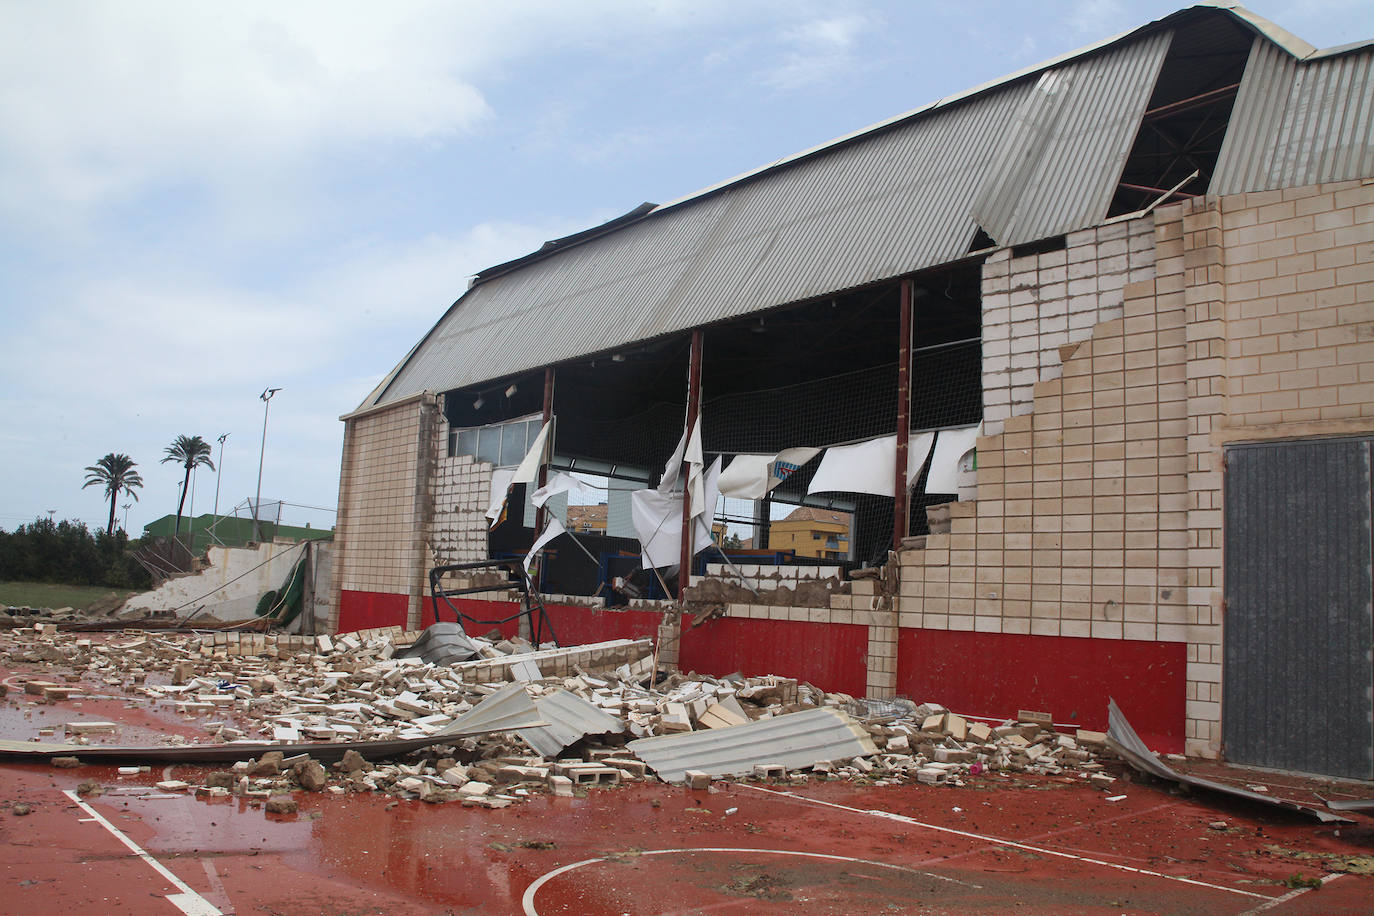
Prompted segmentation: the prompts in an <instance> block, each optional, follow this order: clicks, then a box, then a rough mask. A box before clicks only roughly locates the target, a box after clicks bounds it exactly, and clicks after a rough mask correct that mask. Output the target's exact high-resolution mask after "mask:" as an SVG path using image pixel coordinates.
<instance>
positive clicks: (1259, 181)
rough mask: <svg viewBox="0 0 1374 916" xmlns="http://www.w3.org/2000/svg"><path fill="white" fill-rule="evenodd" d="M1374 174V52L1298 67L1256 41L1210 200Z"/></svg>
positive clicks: (1327, 57)
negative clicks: (1226, 195)
mask: <svg viewBox="0 0 1374 916" xmlns="http://www.w3.org/2000/svg"><path fill="white" fill-rule="evenodd" d="M1371 175H1374V47H1370V46H1368V45H1363V46H1360V47H1358V48H1357V49H1356V50H1353V51H1350V52H1348V53H1343V54H1339V55H1335V54H1333V55H1325V54H1323V55H1320V56H1315V57H1313V58H1312V59H1310V60H1308V61H1299V60H1295V59H1294V58H1293V57H1291V56H1289V55H1288V54H1285V53H1284V52H1283V51H1282V50H1281V49H1280V48H1278V47H1275V46H1274V45H1272V44H1269V43H1268V42H1266V41H1264V40H1263V39H1260V38H1256V39H1255V43H1254V45H1253V46H1252V47H1251V49H1250V60H1249V61H1248V62H1247V63H1246V66H1245V77H1244V78H1243V79H1242V80H1241V85H1240V90H1239V91H1238V92H1237V94H1236V103H1235V107H1234V108H1233V109H1232V112H1231V127H1230V129H1229V130H1228V131H1227V132H1226V140H1225V141H1224V142H1223V143H1222V146H1221V154H1220V156H1219V158H1218V159H1217V166H1216V171H1215V173H1214V174H1213V176H1212V182H1211V185H1210V186H1209V187H1208V193H1210V194H1236V193H1239V192H1241V191H1267V190H1273V189H1275V188H1288V187H1302V186H1304V185H1311V184H1319V183H1321V182H1327V181H1345V180H1350V179H1355V178H1368V177H1369V176H1371Z"/></svg>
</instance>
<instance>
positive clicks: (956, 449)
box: [926, 426, 978, 493]
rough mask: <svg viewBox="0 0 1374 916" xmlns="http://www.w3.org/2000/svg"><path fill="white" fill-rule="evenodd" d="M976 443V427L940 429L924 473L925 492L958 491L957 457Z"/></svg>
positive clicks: (961, 455) (962, 455)
mask: <svg viewBox="0 0 1374 916" xmlns="http://www.w3.org/2000/svg"><path fill="white" fill-rule="evenodd" d="M977 443H978V427H977V426H966V427H964V428H962V429H942V430H940V438H939V440H938V441H937V442H936V443H935V457H934V458H932V459H930V473H929V474H928V475H926V492H927V493H958V492H959V459H960V458H962V457H964V455H965V453H967V452H968V450H969V449H971V448H973V447H974V446H975V445H976V444H977Z"/></svg>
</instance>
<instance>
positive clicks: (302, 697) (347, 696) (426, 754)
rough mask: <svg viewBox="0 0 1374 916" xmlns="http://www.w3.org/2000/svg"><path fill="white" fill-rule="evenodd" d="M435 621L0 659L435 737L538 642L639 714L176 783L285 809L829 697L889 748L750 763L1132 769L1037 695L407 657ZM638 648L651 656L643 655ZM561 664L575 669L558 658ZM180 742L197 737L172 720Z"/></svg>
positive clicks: (578, 767)
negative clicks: (615, 722)
mask: <svg viewBox="0 0 1374 916" xmlns="http://www.w3.org/2000/svg"><path fill="white" fill-rule="evenodd" d="M418 635H419V634H418V633H417V632H406V631H402V630H401V629H400V628H397V627H392V628H382V629H377V630H369V631H359V632H356V633H349V634H343V635H337V636H319V637H308V636H289V635H273V634H262V633H239V632H224V631H216V632H209V633H198V634H182V633H159V632H156V631H137V630H125V631H121V632H117V633H113V634H109V635H108V636H105V637H101V636H96V637H92V636H91V635H90V634H82V633H66V632H62V631H60V630H58V629H57V628H56V627H54V626H52V625H50V624H48V625H39V626H37V627H18V628H14V629H11V630H9V631H6V632H0V664H4V665H7V666H9V667H11V668H14V667H16V666H22V665H26V664H28V665H31V664H39V665H43V666H45V668H44V671H45V677H46V678H49V680H42V679H38V678H33V677H26V682H25V684H24V694H25V695H26V697H25V698H26V699H27V698H34V699H32V700H31V701H32V702H38V703H47V704H61V703H65V702H68V701H70V700H71V699H72V698H74V697H76V698H79V697H81V696H91V695H102V693H103V692H104V691H110V692H111V693H113V692H119V693H121V696H120V697H119V698H120V699H130V700H131V703H133V704H140V703H145V702H148V703H155V704H163V705H169V706H171V707H172V708H173V709H175V710H176V712H178V713H180V714H181V715H182V716H184V717H185V718H187V719H188V720H191V721H197V722H198V723H199V724H200V725H201V726H202V727H203V728H204V729H205V730H206V731H207V732H208V734H209V736H210V738H209V740H210V741H212V742H215V743H234V742H241V743H258V744H260V743H264V742H296V741H327V742H353V741H372V740H386V739H394V738H414V737H426V736H432V735H435V734H436V733H437V732H439V731H440V730H441V729H443V728H444V727H445V726H446V725H448V724H449V723H451V722H453V721H454V720H455V719H456V718H457V717H459V716H461V715H462V714H463V713H465V712H467V711H468V710H470V709H472V708H473V707H474V706H475V705H477V704H478V703H480V702H481V701H482V699H483V698H485V697H486V696H489V695H490V694H492V693H494V692H495V691H496V690H498V689H500V688H501V687H503V686H504V685H505V683H506V682H505V681H501V680H493V677H494V676H495V674H497V673H502V672H504V673H506V674H508V675H509V674H511V673H512V672H516V671H518V669H519V667H520V666H521V664H522V663H523V662H524V661H526V660H527V659H528V658H529V657H530V655H531V653H538V655H537V656H536V657H537V658H539V668H540V671H541V672H543V674H542V676H540V677H536V678H533V679H531V680H529V681H528V682H526V683H525V689H526V690H527V691H528V692H529V694H530V696H531V698H533V699H536V700H537V699H539V698H540V697H543V696H547V695H549V694H551V693H553V692H555V691H559V690H565V691H569V692H571V693H572V694H574V695H576V696H578V697H580V698H582V699H584V700H586V701H587V702H589V703H591V704H593V705H594V706H596V707H597V708H599V709H600V710H602V711H604V712H605V713H607V714H609V715H610V716H612V717H615V718H617V719H620V720H621V721H623V722H624V723H625V725H626V729H625V731H624V733H623V734H619V735H589V736H587V737H585V738H583V740H581V741H579V742H577V743H575V744H574V745H572V746H571V747H569V748H568V749H567V750H565V751H564V752H563V753H562V754H561V755H560V757H559V759H552V760H551V759H545V758H544V757H541V756H539V755H537V754H535V753H533V752H532V751H531V750H530V748H529V747H528V746H527V745H525V743H524V742H523V741H522V740H521V739H520V738H519V737H518V736H517V735H515V734H514V733H501V734H489V735H481V736H476V737H464V738H457V739H454V740H453V741H452V742H451V743H448V744H438V745H433V746H430V747H428V748H426V749H424V750H422V751H419V752H416V754H414V755H412V756H411V757H410V758H409V759H408V761H407V762H399V761H391V762H383V761H369V760H366V759H364V757H363V755H362V754H360V753H358V752H357V751H354V750H350V751H348V752H347V753H346V754H345V755H344V756H343V759H342V760H341V761H340V762H338V763H336V764H334V765H333V766H332V767H325V766H324V765H322V764H321V763H319V762H318V761H315V760H313V759H311V758H310V757H309V756H308V755H305V754H298V755H295V756H291V757H287V756H285V755H284V753H283V752H281V751H271V752H268V753H264V754H263V755H262V756H261V758H257V759H244V760H241V761H239V762H238V763H236V764H234V765H233V766H232V767H231V768H230V769H228V770H219V771H212V772H209V773H208V774H207V775H206V776H205V778H204V781H203V783H200V784H196V783H187V782H181V781H179V780H167V781H163V782H161V783H159V784H158V787H159V788H160V789H162V790H164V791H167V792H185V791H191V792H195V793H197V794H200V795H204V796H226V795H236V796H240V797H243V798H245V799H246V800H248V801H249V802H250V803H255V804H257V803H261V804H266V805H267V806H268V810H272V811H280V812H287V811H288V810H289V809H292V808H293V806H294V802H293V801H291V799H290V796H289V795H288V794H286V793H290V792H292V791H296V790H304V791H309V792H320V791H328V792H331V793H334V794H342V793H345V792H364V791H367V792H381V793H387V794H390V795H393V796H397V797H401V798H409V799H420V800H423V801H426V802H431V803H441V802H459V803H461V804H463V805H466V806H481V807H488V808H497V807H505V806H507V805H510V804H514V803H516V802H519V801H520V800H522V799H523V798H527V797H529V796H530V795H532V794H536V793H546V792H551V793H553V794H555V795H563V796H569V795H574V794H577V793H580V792H585V791H586V788H587V787H590V786H614V785H618V784H621V783H626V782H634V781H645V780H648V781H657V780H656V777H655V776H653V774H652V773H651V772H647V771H646V768H645V765H644V763H643V762H642V761H640V760H638V759H636V758H635V757H634V755H633V754H632V753H631V752H630V751H628V750H627V749H626V748H625V747H624V745H625V743H626V742H627V741H630V740H633V739H635V738H642V737H650V736H655V735H668V734H675V733H680V732H688V731H700V730H705V729H714V728H728V727H730V726H733V725H739V724H743V723H745V722H749V721H753V720H756V719H761V718H766V717H770V716H778V715H783V714H786V713H790V712H798V711H801V710H804V709H808V708H814V707H817V706H830V707H836V708H839V709H842V710H844V711H845V712H847V713H848V714H849V715H851V716H852V717H853V718H855V719H856V721H858V722H859V723H860V724H861V725H862V727H864V728H865V729H866V730H867V732H868V733H869V735H870V736H871V737H872V739H873V742H874V744H875V745H876V746H877V748H878V753H877V754H875V755H872V756H869V757H856V758H852V759H847V760H827V761H816V763H815V764H814V765H812V766H811V767H810V768H809V769H804V770H802V771H797V770H792V771H788V770H787V769H786V768H784V767H782V766H778V765H776V764H772V763H770V762H769V761H767V760H760V761H758V763H757V765H756V766H755V768H754V772H753V775H752V776H751V777H749V778H752V779H757V780H763V781H770V782H783V783H804V782H806V781H808V780H809V779H821V780H835V779H844V780H851V781H855V782H862V783H865V784H871V785H896V784H903V783H920V784H925V785H931V786H960V785H964V784H966V782H967V780H969V779H970V778H972V777H976V776H979V775H983V774H1000V775H1003V776H1006V775H1011V774H1016V773H1029V774H1038V775H1042V776H1053V777H1060V778H1069V779H1075V780H1082V781H1085V782H1088V783H1089V784H1091V785H1092V786H1094V787H1095V788H1097V789H1100V790H1103V791H1111V787H1112V786H1113V784H1114V782H1115V778H1114V777H1113V776H1112V775H1111V773H1109V772H1106V769H1105V767H1104V765H1103V763H1102V760H1101V759H1100V758H1101V757H1103V756H1105V755H1106V754H1108V753H1109V752H1107V751H1106V745H1105V742H1106V736H1105V735H1103V734H1102V733H1100V732H1090V731H1086V730H1078V731H1077V732H1076V733H1075V734H1064V733H1060V732H1058V731H1057V730H1056V729H1055V728H1054V726H1053V724H1052V723H1051V722H1050V720H1049V717H1048V716H1047V715H1046V714H1044V713H1036V712H1033V711H1025V710H1023V711H1021V713H1020V714H1019V715H1018V718H1017V720H1014V721H1007V722H1003V723H1000V724H996V725H989V724H987V723H984V722H979V721H971V720H966V719H964V718H963V717H961V716H959V715H956V714H954V713H952V712H950V711H949V710H947V709H945V708H944V707H943V706H940V705H938V704H936V703H923V704H919V705H918V704H915V703H912V702H910V701H906V700H900V699H898V700H864V699H856V698H854V697H850V696H848V695H845V694H841V693H825V692H823V691H821V690H819V689H817V688H815V687H813V686H811V685H810V684H806V683H801V682H798V681H797V680H795V679H792V678H787V677H779V676H772V675H770V676H764V677H748V678H746V677H742V676H739V675H732V676H729V677H708V676H702V675H692V674H672V675H670V676H668V677H666V678H663V679H661V680H659V681H658V682H657V683H653V681H654V678H653V675H654V670H653V658H652V656H651V655H650V654H648V653H649V652H650V651H651V650H650V649H649V648H648V644H647V642H640V643H634V642H631V641H625V640H621V641H616V642H615V643H600V644H594V645H593V646H588V647H575V649H569V650H560V651H558V652H550V651H549V650H548V649H545V650H544V651H542V652H541V651H539V650H538V648H537V647H535V646H532V645H530V644H529V643H528V642H525V641H523V640H520V639H510V640H507V639H502V638H500V637H499V635H497V634H493V636H492V637H491V638H481V637H472V638H473V641H474V642H475V643H476V644H477V645H478V647H479V650H480V653H481V658H480V659H478V660H476V661H472V662H465V663H460V664H457V665H453V666H449V667H440V666H435V665H430V664H426V663H424V662H421V661H420V660H418V659H406V658H394V657H393V656H394V655H395V653H396V652H397V651H399V650H400V649H402V648H404V647H405V646H407V645H409V644H410V643H411V642H413V641H414V639H415V638H417V637H418ZM621 644H624V645H621ZM598 647H606V648H604V649H603V648H598ZM583 650H585V651H583ZM629 650H633V652H634V653H637V654H639V657H637V658H630V656H628V655H627V654H626V653H627V651H629ZM573 659H578V660H580V661H581V662H585V663H586V664H585V665H584V664H581V663H577V662H575V661H571V660H573ZM484 662H492V664H490V665H485V666H484V665H483V663H484ZM474 666H475V667H474ZM559 667H562V668H565V669H566V670H564V671H562V672H561V673H555V672H556V669H558V668H559ZM54 672H60V673H54ZM56 679H60V680H61V681H63V682H64V683H63V684H58V683H57V682H56ZM521 680H522V681H523V680H524V678H523V677H521ZM108 725H110V723H105V722H90V721H86V722H82V721H78V720H76V719H75V718H74V719H73V721H72V722H70V723H69V724H68V725H67V727H66V729H65V732H66V740H67V742H68V743H70V744H72V745H73V756H75V757H78V758H79V754H80V751H79V747H80V746H81V745H83V744H88V743H89V742H90V741H91V737H90V736H91V735H104V734H108V733H109V729H107V728H106V726H108ZM93 726H94V727H93ZM110 743H113V742H110ZM164 743H165V744H170V745H184V744H189V743H192V742H191V741H190V740H189V739H187V738H185V737H183V736H180V735H171V736H167V737H166V738H165V739H164ZM58 759H59V760H61V761H62V762H61V763H58V762H57V761H54V765H56V766H69V765H71V763H70V762H69V758H58ZM688 776H689V778H688V784H689V785H690V786H691V787H692V788H707V787H709V785H710V782H711V779H710V778H709V777H707V776H705V774H698V773H689V774H688Z"/></svg>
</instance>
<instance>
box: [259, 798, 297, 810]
mask: <svg viewBox="0 0 1374 916" xmlns="http://www.w3.org/2000/svg"><path fill="white" fill-rule="evenodd" d="M298 807H299V806H298V805H297V804H296V800H295V799H294V798H292V797H291V796H290V795H273V796H272V797H271V798H269V799H267V805H266V808H267V813H268V814H295V813H296V810H297V808H298Z"/></svg>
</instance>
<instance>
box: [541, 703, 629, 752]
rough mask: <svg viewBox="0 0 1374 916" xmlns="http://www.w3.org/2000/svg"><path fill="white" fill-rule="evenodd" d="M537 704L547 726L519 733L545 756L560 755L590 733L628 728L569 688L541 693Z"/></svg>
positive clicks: (617, 731) (605, 733)
mask: <svg viewBox="0 0 1374 916" xmlns="http://www.w3.org/2000/svg"><path fill="white" fill-rule="evenodd" d="M534 708H535V709H537V710H538V711H539V717H540V718H541V719H543V720H544V721H545V722H547V723H548V726H547V727H544V728H523V729H521V730H520V737H521V738H524V739H525V743H526V744H528V745H529V746H530V747H532V748H534V750H535V752H536V753H538V754H541V755H542V756H544V757H557V756H558V755H559V754H560V753H561V752H562V751H563V749H564V748H565V747H569V746H570V745H573V744H576V743H577V742H578V741H580V740H582V739H583V738H584V737H586V736H587V735H607V734H610V735H618V734H620V733H621V732H623V731H624V730H625V723H624V722H622V721H620V720H619V719H617V718H615V717H614V716H612V715H610V714H608V713H606V712H605V711H604V710H601V709H597V708H596V707H595V706H593V705H592V704H591V703H588V702H587V701H586V700H584V699H582V698H581V697H579V696H575V695H573V694H571V693H568V692H567V691H566V690H555V691H554V692H553V693H551V694H549V695H548V696H544V697H540V698H539V699H537V700H535V701H534Z"/></svg>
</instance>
